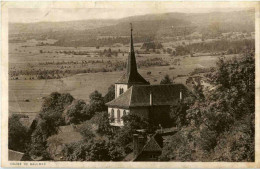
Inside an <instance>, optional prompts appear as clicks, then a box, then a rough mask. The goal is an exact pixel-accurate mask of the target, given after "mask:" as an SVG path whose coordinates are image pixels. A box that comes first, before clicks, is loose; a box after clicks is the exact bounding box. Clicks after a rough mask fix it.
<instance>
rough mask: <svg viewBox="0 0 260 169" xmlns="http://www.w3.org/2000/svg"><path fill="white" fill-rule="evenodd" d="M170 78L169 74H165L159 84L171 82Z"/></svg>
mask: <svg viewBox="0 0 260 169" xmlns="http://www.w3.org/2000/svg"><path fill="white" fill-rule="evenodd" d="M172 83H173V82H172V79H170V77H169V75H168V74H166V75H165V76H164V78H163V79H162V80H161V82H160V84H172Z"/></svg>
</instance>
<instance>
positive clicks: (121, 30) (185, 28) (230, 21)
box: [9, 11, 254, 46]
mask: <svg viewBox="0 0 260 169" xmlns="http://www.w3.org/2000/svg"><path fill="white" fill-rule="evenodd" d="M227 16H228V17H227ZM130 22H131V23H133V25H134V29H135V31H134V33H135V35H134V36H135V37H136V38H137V42H144V41H148V40H151V39H152V40H162V39H163V38H166V37H176V36H187V35H189V34H191V33H194V32H199V33H201V34H203V35H204V36H205V37H207V36H208V37H214V36H215V37H216V36H217V35H218V34H219V33H225V32H254V11H236V12H212V13H199V14H186V13H164V14H148V15H138V16H132V17H126V18H123V19H118V20H82V21H67V22H39V23H10V24H9V37H10V39H16V38H19V39H25V40H28V39H56V40H60V41H62V42H57V44H56V45H61V44H63V43H64V42H66V44H64V46H70V45H71V46H74V45H75V41H84V42H85V43H86V44H85V45H83V46H86V45H89V44H90V43H93V44H92V45H91V44H90V46H95V45H96V44H99V43H100V42H96V40H97V39H98V38H99V39H100V37H101V38H104V37H105V38H107V37H109V38H111V37H112V38H116V37H121V38H122V37H124V36H129V23H130ZM138 38H139V39H138ZM89 41H91V42H90V43H89ZM123 42H124V40H122V39H118V40H115V43H123ZM82 43H83V42H79V43H76V44H82ZM113 43H114V42H113ZM80 46H81V45H80Z"/></svg>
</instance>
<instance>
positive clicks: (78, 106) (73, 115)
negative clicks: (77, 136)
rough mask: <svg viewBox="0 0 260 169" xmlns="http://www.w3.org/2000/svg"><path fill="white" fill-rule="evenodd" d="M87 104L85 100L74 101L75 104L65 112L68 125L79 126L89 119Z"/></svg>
mask: <svg viewBox="0 0 260 169" xmlns="http://www.w3.org/2000/svg"><path fill="white" fill-rule="evenodd" d="M86 110H88V109H87V108H86V103H85V102H84V101H83V100H74V101H73V103H72V104H71V105H70V106H69V107H68V110H67V111H65V122H66V124H79V123H80V122H82V121H84V120H86V119H87V117H86V116H88V114H87V113H86Z"/></svg>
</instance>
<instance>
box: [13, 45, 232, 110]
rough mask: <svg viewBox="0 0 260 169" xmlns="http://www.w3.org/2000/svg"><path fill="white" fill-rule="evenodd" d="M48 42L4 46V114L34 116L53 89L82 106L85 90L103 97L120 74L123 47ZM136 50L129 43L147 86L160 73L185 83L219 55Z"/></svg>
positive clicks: (125, 51)
mask: <svg viewBox="0 0 260 169" xmlns="http://www.w3.org/2000/svg"><path fill="white" fill-rule="evenodd" d="M54 42H55V40H46V41H36V40H30V41H27V42H23V43H10V45H9V113H33V114H35V113H37V112H39V111H40V108H41V105H42V102H43V100H44V98H45V97H46V96H47V95H49V94H50V93H51V92H55V91H56V92H61V93H64V92H67V93H70V94H71V95H72V96H73V97H74V98H76V99H82V100H84V101H86V102H88V101H89V94H90V93H91V92H93V91H95V90H98V91H99V92H101V93H102V94H103V95H105V94H106V92H107V89H108V87H109V86H110V85H112V84H114V83H115V82H116V81H117V80H118V79H119V78H120V77H121V76H122V75H123V73H124V68H125V64H126V59H127V56H128V51H129V45H122V44H115V45H113V46H109V47H100V48H98V49H97V48H95V47H77V48H75V47H57V46H52V44H53V43H54ZM181 43H182V42H181V41H180V42H174V43H173V42H169V43H163V45H164V46H165V48H168V47H171V48H174V47H175V46H176V45H178V44H181ZM42 44H44V45H42ZM141 46H142V44H138V43H137V44H135V51H136V60H137V63H138V67H139V69H138V70H139V72H140V74H141V75H142V76H143V77H144V78H145V79H147V80H148V81H149V82H150V83H151V84H159V83H160V81H161V79H162V78H163V77H164V76H165V75H166V74H168V75H169V76H170V77H171V78H173V79H174V82H175V83H185V81H186V79H187V78H188V75H189V73H190V72H192V71H193V70H194V69H195V68H210V67H214V66H215V62H216V60H217V59H218V56H219V55H217V56H215V55H214V56H213V55H212V54H211V53H204V54H201V55H199V56H197V57H190V56H189V55H186V56H172V55H171V54H168V53H164V52H163V51H162V50H160V51H159V52H158V50H157V51H155V52H153V51H148V52H146V53H145V52H144V50H142V49H141ZM109 50H111V51H117V52H118V51H120V52H118V54H117V55H114V54H113V52H112V55H111V56H107V55H106V54H100V53H104V51H109ZM80 52H81V53H80ZM142 52H143V53H142ZM79 53H80V54H79ZM229 56H235V55H228V57H229ZM148 63H149V64H148ZM39 70H40V71H43V72H45V73H46V74H47V75H48V78H46V76H45V78H37V77H36V76H37V75H35V74H34V75H32V74H30V72H39ZM53 70H55V71H53ZM89 70H95V71H89ZM107 70H109V71H107ZM19 71H22V72H25V73H24V74H25V75H19V74H18V75H17V76H13V74H11V72H19ZM28 72H29V73H28ZM64 72H65V73H64ZM26 73H27V74H26ZM50 74H51V75H52V76H51V75H50ZM56 74H59V75H56ZM15 77H19V78H18V79H16V78H15Z"/></svg>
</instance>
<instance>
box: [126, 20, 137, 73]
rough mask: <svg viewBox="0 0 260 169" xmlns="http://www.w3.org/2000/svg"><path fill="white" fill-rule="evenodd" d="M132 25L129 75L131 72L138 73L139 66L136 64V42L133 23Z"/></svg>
mask: <svg viewBox="0 0 260 169" xmlns="http://www.w3.org/2000/svg"><path fill="white" fill-rule="evenodd" d="M130 26H131V39H130V51H129V55H128V62H127V75H128V76H130V74H133V75H134V74H136V73H137V66H136V60H135V51H134V42H133V27H132V23H130Z"/></svg>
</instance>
